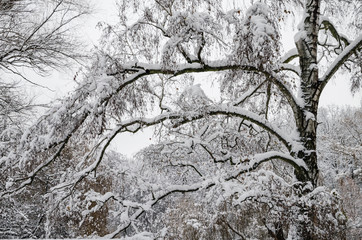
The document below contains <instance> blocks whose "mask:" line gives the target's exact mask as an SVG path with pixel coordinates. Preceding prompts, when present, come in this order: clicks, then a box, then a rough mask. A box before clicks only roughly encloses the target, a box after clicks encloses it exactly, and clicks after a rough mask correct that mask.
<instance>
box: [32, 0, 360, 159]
mask: <svg viewBox="0 0 362 240" xmlns="http://www.w3.org/2000/svg"><path fill="white" fill-rule="evenodd" d="M89 2H90V3H91V4H92V5H93V6H94V9H95V10H94V13H93V14H92V15H91V16H89V17H87V18H86V19H84V20H82V22H81V23H80V26H81V27H80V28H79V30H78V31H79V34H80V36H82V39H83V40H84V41H86V42H88V43H89V46H90V47H91V46H92V45H93V44H96V43H97V40H98V38H99V37H100V32H99V30H97V29H96V25H97V23H98V22H99V21H104V22H111V23H112V22H113V23H114V22H115V21H116V19H117V16H116V14H117V12H116V4H115V0H102V1H98V0H89ZM294 33H295V32H291V33H290V34H289V35H288V36H286V37H285V39H284V40H285V41H286V42H290V43H292V45H291V46H287V47H291V48H292V47H293V43H294V41H293V37H294ZM285 50H288V49H285ZM76 70H77V69H74V71H70V72H69V71H68V72H53V73H52V74H51V75H50V76H48V77H45V78H41V79H39V78H37V77H35V76H34V78H36V79H37V80H36V82H37V83H39V84H42V85H44V86H47V87H49V88H51V89H53V90H54V91H49V90H46V89H41V88H38V87H31V88H30V92H32V93H33V94H34V95H35V96H37V99H38V101H39V102H49V101H51V100H54V99H56V98H59V97H61V96H64V95H65V94H67V93H68V92H69V91H70V90H71V89H72V88H73V87H74V86H75V83H74V81H73V80H72V79H73V77H74V75H75V73H76ZM204 90H205V92H206V94H213V93H212V92H213V90H212V89H210V90H207V89H204ZM361 96H362V93H361V92H360V93H358V94H356V95H355V96H354V97H353V96H352V95H351V93H350V91H349V84H348V79H346V78H345V77H343V76H340V77H338V78H336V79H334V80H332V81H331V82H330V83H329V84H328V85H327V87H326V89H325V90H324V93H323V94H322V97H321V101H320V106H327V105H331V104H335V105H339V106H343V105H350V106H355V107H358V106H360V105H361ZM210 98H211V99H212V97H211V96H210ZM151 138H152V132H151V130H150V129H147V130H145V131H144V132H141V133H138V134H135V135H132V134H126V135H122V136H121V137H118V138H117V141H116V144H113V149H114V150H117V151H119V152H121V153H123V154H126V155H128V156H130V155H132V154H134V153H136V152H137V151H138V150H139V149H141V148H143V147H145V146H147V145H149V144H150V143H151V142H152V139H151ZM150 139H151V140H150Z"/></svg>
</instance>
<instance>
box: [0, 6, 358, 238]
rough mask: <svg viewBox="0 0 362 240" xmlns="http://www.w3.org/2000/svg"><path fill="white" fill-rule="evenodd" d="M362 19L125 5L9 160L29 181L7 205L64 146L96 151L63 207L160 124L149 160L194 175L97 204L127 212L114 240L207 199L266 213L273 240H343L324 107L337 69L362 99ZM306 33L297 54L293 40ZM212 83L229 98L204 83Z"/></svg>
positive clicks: (334, 11)
mask: <svg viewBox="0 0 362 240" xmlns="http://www.w3.org/2000/svg"><path fill="white" fill-rule="evenodd" d="M361 9H362V6H361V3H360V1H334V0H332V1H322V0H305V1H300V0H289V1H279V0H277V1H268V0H262V1H251V4H247V3H245V2H240V6H238V5H236V4H233V2H232V1H218V0H208V1H199V0H182V1H174V0H157V1H152V2H148V1H147V2H143V1H138V0H131V1H119V4H118V10H119V23H118V24H116V25H114V26H111V25H107V24H100V26H102V27H103V29H104V37H103V39H102V42H101V44H102V47H101V48H100V50H99V51H98V52H96V53H94V58H93V59H94V61H93V64H92V66H91V67H90V68H89V71H88V73H87V74H86V75H85V76H84V81H83V82H82V83H80V85H79V86H78V88H77V89H76V90H75V91H74V92H73V93H72V94H70V95H69V96H68V97H66V98H64V99H63V100H61V101H60V102H59V103H58V104H57V105H56V106H54V108H52V109H51V110H50V111H48V112H47V113H46V114H45V115H44V116H43V117H42V118H40V119H39V120H38V121H37V122H36V123H35V124H34V125H33V126H32V127H30V128H29V129H28V130H27V131H26V132H25V133H24V134H23V135H22V138H21V142H20V144H19V145H18V146H17V148H16V150H15V151H13V152H11V153H10V154H8V155H6V156H4V157H3V158H1V162H0V164H2V165H3V166H4V167H8V166H14V165H16V166H19V171H18V172H16V173H14V176H9V177H8V180H9V179H14V181H13V182H11V184H9V181H7V183H6V185H7V186H8V187H7V188H5V187H2V190H1V192H0V197H2V198H3V197H7V196H9V195H13V194H16V193H18V192H19V191H22V190H23V189H24V188H28V187H29V186H31V184H32V183H33V181H34V179H36V177H37V176H38V175H39V174H40V173H42V172H44V171H46V169H47V168H50V167H51V166H52V165H54V164H56V162H57V161H58V159H61V158H60V157H61V156H62V154H63V152H64V150H65V149H67V147H71V146H72V144H74V143H77V142H87V144H90V146H89V148H88V149H89V151H87V152H86V153H85V154H83V157H82V158H79V163H78V164H77V165H76V168H75V169H74V171H72V174H68V175H67V176H66V177H65V178H64V179H61V182H60V184H59V185H58V186H55V187H53V188H52V189H53V191H59V192H61V193H62V194H59V196H60V199H64V196H71V195H72V194H73V193H74V189H75V188H76V187H77V186H79V185H80V184H82V183H83V182H84V181H86V179H88V178H90V177H91V176H93V174H96V172H97V169H98V168H99V167H100V166H101V164H102V161H103V159H104V158H105V156H106V153H107V150H108V148H109V146H110V144H111V142H113V141H114V139H115V137H116V136H117V135H119V134H122V133H124V132H132V133H134V132H138V131H140V130H141V129H143V128H145V127H150V126H157V134H158V136H159V137H160V143H159V145H158V146H156V148H155V149H153V152H154V153H155V155H154V156H156V157H155V158H151V155H150V159H151V160H153V161H156V163H157V164H159V165H161V166H162V164H164V163H166V164H167V165H170V166H172V167H173V168H180V169H187V170H188V171H189V174H188V175H184V174H181V175H175V177H176V178H173V180H172V181H169V182H168V183H167V182H166V181H165V180H162V179H161V181H159V180H157V178H158V177H159V176H158V175H157V174H155V172H153V174H152V168H150V169H149V170H148V175H149V176H150V177H151V178H150V183H151V184H145V185H143V186H142V185H141V186H142V187H143V188H141V190H139V191H136V190H135V191H136V192H133V193H132V194H133V196H136V197H137V198H135V200H132V201H130V200H126V199H125V198H124V196H123V195H121V194H119V193H116V192H108V193H106V194H105V195H97V194H95V195H92V196H93V197H92V200H93V201H96V199H97V198H98V199H99V201H96V202H97V203H98V205H97V206H98V207H99V208H100V207H101V206H103V205H104V204H106V203H107V202H109V201H114V202H115V203H117V204H119V206H120V207H119V208H118V210H119V211H118V213H117V214H116V216H118V217H119V226H118V228H117V229H115V230H114V231H113V232H112V233H111V234H109V235H106V236H107V237H117V236H122V234H123V235H127V234H137V236H140V235H142V236H144V237H145V236H152V234H151V233H149V232H144V233H138V232H139V231H140V230H141V229H139V228H138V227H137V224H136V222H137V221H140V219H141V218H142V216H143V215H147V212H150V211H152V209H153V208H155V207H157V206H158V205H157V204H158V203H159V202H161V200H163V199H165V198H166V197H168V196H171V197H172V196H179V195H180V194H181V195H182V193H191V192H200V194H205V197H204V198H203V200H204V202H210V201H212V200H213V199H214V200H215V201H216V202H217V201H218V200H220V199H222V198H230V199H232V201H233V203H232V204H234V205H236V206H241V207H240V208H241V210H240V211H245V208H242V207H243V204H244V203H246V204H252V203H255V204H254V205H252V206H257V205H256V204H259V206H261V207H260V208H259V209H253V211H254V210H255V212H258V211H259V210H260V209H264V210H265V211H264V212H263V213H264V215H265V216H266V217H265V218H264V219H262V218H261V219H260V218H259V219H256V220H255V224H254V225H258V226H260V227H261V228H262V229H261V231H264V233H266V234H267V235H268V236H269V237H271V238H274V239H286V238H289V239H332V238H336V239H341V238H343V236H344V232H343V230H344V229H343V225H344V223H345V220H346V218H345V216H344V214H343V212H342V211H340V209H339V204H338V201H339V199H338V195H337V194H336V193H335V192H332V193H330V192H329V191H328V189H326V188H325V187H323V186H320V182H319V167H318V161H319V159H318V155H317V127H318V104H319V99H320V96H321V94H322V93H323V91H324V89H325V86H326V85H327V84H328V83H329V82H330V80H331V79H332V78H333V76H335V75H336V73H337V71H338V70H340V69H343V70H346V71H349V72H350V79H351V86H352V90H353V91H357V90H358V89H360V86H361V85H360V79H361V78H360V77H361V62H362V61H361V57H362V55H361V48H362V35H358V34H360V33H359V32H360V30H361V22H362V21H361V16H362V14H361ZM295 19H297V20H298V21H299V22H300V23H299V24H298V25H297V26H294V25H295V24H294V20H295ZM291 25H293V26H291ZM295 27H296V28H297V30H298V32H297V33H296V35H295V37H294V43H293V44H294V48H292V49H290V50H289V49H286V48H287V46H282V39H283V34H282V32H283V31H282V30H283V29H288V28H295ZM347 33H348V35H347ZM213 82H214V83H215V85H217V86H216V87H215V88H218V90H220V99H213V98H212V97H211V96H208V95H207V94H206V93H205V91H204V90H202V87H201V86H202V85H199V84H201V83H213ZM346 84H348V82H346ZM157 149H159V151H158V152H157ZM44 153H46V158H39V159H37V160H36V161H35V162H32V165H31V166H30V167H28V168H26V169H25V168H23V167H22V166H26V165H27V164H29V162H31V161H32V159H34V158H36V157H37V156H39V155H40V154H44ZM141 159H143V160H144V161H145V160H146V159H147V156H146V157H143V158H141ZM75 160H77V159H75ZM161 160H163V161H164V163H162V162H157V161H161ZM275 165H276V166H275ZM162 169H164V168H162ZM164 170H165V169H164ZM150 171H151V172H150ZM181 172H182V173H183V172H184V171H181ZM178 176H180V177H178ZM168 177H169V176H167V178H168ZM154 178H156V179H154ZM159 178H160V177H159ZM167 178H164V179H167ZM144 188H146V189H144ZM63 193H64V195H63ZM208 193H213V194H209V195H208ZM214 193H215V194H214ZM140 197H142V199H140ZM226 213H228V211H226ZM259 213H261V212H260V211H259ZM234 216H235V215H234ZM227 217H229V218H227ZM233 218H235V217H233V216H231V215H230V216H226V217H225V218H223V220H225V221H226V222H230V221H232V219H233ZM221 219H222V218H221ZM191 224H192V222H191ZM247 225H248V224H246V226H247ZM194 226H198V224H196V225H194ZM229 228H230V229H231V231H232V232H233V234H234V236H236V235H237V236H238V237H240V238H243V237H242V236H244V235H243V233H240V232H239V231H240V230H238V228H237V227H235V226H234V227H233V226H232V225H230V226H229ZM232 229H234V231H233V230H232ZM159 230H160V229H159ZM264 233H263V234H264ZM158 234H159V235H158V236H161V235H162V236H165V234H167V232H165V231H163V230H160V231H159V233H158ZM235 234H236V235H235ZM248 237H254V236H248ZM244 238H245V237H244Z"/></svg>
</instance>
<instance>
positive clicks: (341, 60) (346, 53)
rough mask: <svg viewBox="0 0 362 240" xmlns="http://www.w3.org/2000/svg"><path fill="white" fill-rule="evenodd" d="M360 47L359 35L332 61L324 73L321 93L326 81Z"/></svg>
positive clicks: (360, 38)
mask: <svg viewBox="0 0 362 240" xmlns="http://www.w3.org/2000/svg"><path fill="white" fill-rule="evenodd" d="M361 47H362V34H360V35H359V36H358V37H357V38H356V39H355V40H354V41H353V42H351V44H349V45H348V46H347V47H346V48H345V49H344V50H343V51H342V52H341V53H340V54H339V55H338V57H337V58H336V59H335V60H334V62H333V63H332V64H331V65H330V66H329V68H328V69H327V71H326V72H325V73H324V75H323V76H322V78H321V79H320V80H319V81H321V82H322V83H321V91H322V90H323V89H324V87H325V86H326V85H327V83H328V81H329V80H330V79H331V78H332V77H333V75H334V74H335V73H336V72H337V70H338V69H339V68H340V67H341V66H342V65H343V64H344V63H345V62H346V61H347V59H348V58H349V57H350V56H351V55H352V54H353V53H355V52H356V51H358V49H359V48H361Z"/></svg>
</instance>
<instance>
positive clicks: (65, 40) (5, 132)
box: [0, 0, 89, 238]
mask: <svg viewBox="0 0 362 240" xmlns="http://www.w3.org/2000/svg"><path fill="white" fill-rule="evenodd" d="M87 13H89V8H88V7H87V6H86V5H85V4H84V3H82V2H77V3H72V2H70V1H64V0H54V1H53V0H49V1H37V0H2V1H0V52H1V53H0V121H1V126H0V156H1V157H2V159H3V158H4V157H5V156H7V155H8V154H9V153H11V152H12V151H14V150H15V149H16V147H17V146H18V144H19V142H20V139H21V135H22V134H23V133H24V129H26V128H27V127H28V126H29V124H30V122H31V121H34V115H36V112H37V110H38V109H37V107H39V106H40V105H36V104H34V102H33V100H32V99H30V97H28V96H27V94H26V89H24V87H22V86H21V85H20V84H19V83H20V81H19V77H20V79H22V80H25V81H28V82H30V83H31V84H35V85H37V84H36V83H35V82H34V81H32V79H31V78H30V77H28V76H27V73H29V72H31V71H35V72H36V73H37V74H41V75H44V74H46V73H48V72H49V70H51V69H54V68H57V69H60V68H63V69H64V68H66V67H68V66H69V64H71V62H72V61H73V62H74V61H80V60H82V57H85V55H84V54H81V52H80V51H79V50H80V44H79V42H77V40H76V38H75V37H74V35H72V33H71V30H70V29H71V28H72V27H74V26H76V24H75V22H76V20H77V19H78V18H79V17H81V16H83V15H85V14H87ZM26 69H28V70H29V71H27V70H26ZM43 156H44V154H40V155H38V156H37V157H38V158H42V157H43ZM17 163H19V162H18V161H17V160H16V161H15V162H7V161H0V168H1V172H2V174H1V176H0V182H1V183H0V189H1V191H4V190H5V189H7V188H9V187H11V184H12V183H13V181H17V179H16V178H8V177H9V176H14V177H15V176H17V174H16V172H17V171H18V170H19V166H15V165H16V164H17ZM31 164H36V161H35V160H34V158H32V159H29V162H28V164H27V165H22V166H21V168H23V169H27V170H29V166H30V165H31ZM48 179H51V176H46V177H44V176H38V177H37V179H36V180H35V184H33V186H32V187H31V188H29V189H26V191H23V192H22V193H21V194H19V195H17V196H9V197H8V198H7V199H0V224H1V228H0V237H1V238H37V237H42V236H43V237H44V236H45V230H44V227H43V226H44V223H45V212H46V207H47V203H46V200H45V197H44V194H45V193H46V192H47V191H48V187H49V186H48Z"/></svg>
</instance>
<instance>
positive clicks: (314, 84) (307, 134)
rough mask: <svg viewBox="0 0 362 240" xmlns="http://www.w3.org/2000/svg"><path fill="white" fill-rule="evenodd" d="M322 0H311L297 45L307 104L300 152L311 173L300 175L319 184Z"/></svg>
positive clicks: (301, 122) (303, 180)
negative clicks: (318, 140)
mask: <svg viewBox="0 0 362 240" xmlns="http://www.w3.org/2000/svg"><path fill="white" fill-rule="evenodd" d="M319 11H320V1H319V0H307V1H306V12H305V18H304V19H303V21H304V22H303V23H302V25H301V26H303V27H301V29H299V31H300V32H299V33H298V34H299V37H297V39H296V46H297V49H298V53H299V61H300V68H301V90H302V96H301V97H302V98H303V99H304V102H305V105H304V107H303V108H302V114H300V117H301V118H302V119H300V121H299V122H300V123H299V126H298V130H299V133H300V137H301V141H302V143H303V146H304V147H305V149H304V150H303V151H300V152H298V153H297V156H298V157H299V158H302V159H303V160H304V161H305V162H306V164H307V166H308V168H309V176H308V179H305V178H306V177H305V176H302V175H300V174H298V175H297V177H298V179H299V180H300V181H302V182H306V181H311V183H312V185H313V186H314V187H315V186H316V185H317V178H318V165H317V152H316V147H317V146H316V140H317V111H318V101H319V96H320V90H319V81H318V65H317V42H318V31H319V15H320V12H319Z"/></svg>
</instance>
